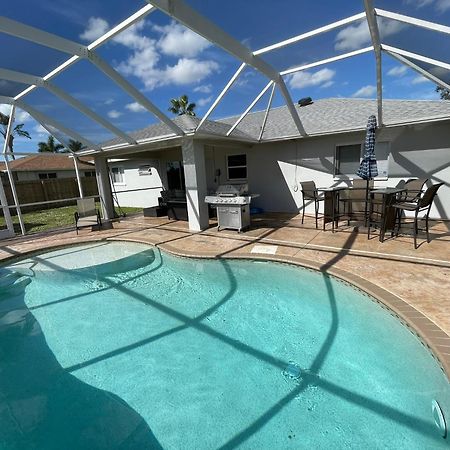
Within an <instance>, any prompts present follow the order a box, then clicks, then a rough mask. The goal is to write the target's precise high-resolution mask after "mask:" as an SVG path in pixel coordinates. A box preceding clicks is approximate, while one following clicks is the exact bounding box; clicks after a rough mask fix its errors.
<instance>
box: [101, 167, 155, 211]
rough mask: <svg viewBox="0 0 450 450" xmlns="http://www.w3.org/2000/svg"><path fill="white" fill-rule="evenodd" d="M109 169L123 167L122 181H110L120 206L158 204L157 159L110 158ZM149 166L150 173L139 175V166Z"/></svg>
mask: <svg viewBox="0 0 450 450" xmlns="http://www.w3.org/2000/svg"><path fill="white" fill-rule="evenodd" d="M108 165H109V169H110V170H111V169H112V168H113V167H121V168H123V183H112V188H113V194H114V191H115V193H116V195H117V199H118V202H119V205H120V206H134V207H141V208H147V207H150V206H156V205H157V204H158V197H159V196H160V192H161V190H162V180H161V176H160V172H161V170H160V166H161V162H160V161H159V160H158V159H155V158H152V159H147V158H143V159H127V160H110V161H109V163H108ZM149 165H150V166H151V174H150V175H139V167H143V166H149Z"/></svg>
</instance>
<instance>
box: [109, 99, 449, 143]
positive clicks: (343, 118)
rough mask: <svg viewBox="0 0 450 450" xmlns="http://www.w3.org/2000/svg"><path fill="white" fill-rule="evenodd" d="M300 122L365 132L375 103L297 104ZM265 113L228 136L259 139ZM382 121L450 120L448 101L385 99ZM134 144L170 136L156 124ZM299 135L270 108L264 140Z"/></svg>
mask: <svg viewBox="0 0 450 450" xmlns="http://www.w3.org/2000/svg"><path fill="white" fill-rule="evenodd" d="M296 109H297V111H298V113H299V116H300V119H301V121H302V123H303V126H304V128H305V131H306V133H307V134H308V135H312V136H315V135H321V134H330V133H341V132H346V131H356V130H362V129H365V127H366V124H367V119H368V117H369V116H370V115H371V114H375V115H376V114H377V102H376V100H367V99H353V98H330V99H322V100H317V101H316V102H314V103H312V104H310V105H308V106H304V107H302V108H300V107H299V106H298V105H296ZM264 114H265V111H257V112H254V113H250V114H248V115H247V116H246V117H245V119H244V120H243V121H242V122H241V123H240V124H239V126H238V127H237V128H236V129H235V130H234V131H233V133H232V134H231V136H232V137H234V138H236V139H240V138H241V139H243V140H258V138H259V133H260V130H261V125H262V122H263V118H264ZM238 117H239V116H233V117H228V118H225V119H220V120H217V121H212V120H206V121H205V123H204V124H203V125H202V128H201V129H200V131H201V133H202V135H210V136H212V137H214V136H221V137H225V136H226V134H227V132H228V131H229V129H230V128H231V126H232V125H233V124H234V123H235V122H236V120H237V119H238ZM383 119H384V124H385V125H400V124H406V123H414V122H422V121H428V120H439V119H441V120H444V119H450V101H444V100H442V101H441V100H384V101H383ZM173 121H174V122H175V123H176V124H177V125H178V126H179V127H180V128H181V129H182V130H183V131H184V132H185V133H190V132H193V131H194V130H195V129H196V127H197V126H198V124H199V123H200V118H198V117H192V116H186V115H184V116H178V117H176V118H175V119H173ZM129 135H130V136H132V137H133V138H134V139H135V140H137V141H142V140H147V139H152V138H155V139H156V138H163V137H166V136H169V135H173V132H172V130H171V129H170V128H169V127H168V126H167V125H165V124H163V123H159V124H155V125H150V126H149V127H146V128H143V129H140V130H137V131H134V132H130V133H129ZM294 136H299V133H298V130H297V128H296V126H295V124H294V121H293V120H292V117H291V115H290V113H289V110H288V108H287V107H286V106H281V107H278V108H273V109H271V111H270V113H269V115H268V118H267V123H266V127H265V130H264V135H263V138H262V139H263V140H276V139H283V138H286V137H294ZM123 143H125V142H124V141H123V140H121V139H113V140H111V141H108V142H105V143H103V144H102V145H103V146H114V145H117V144H123Z"/></svg>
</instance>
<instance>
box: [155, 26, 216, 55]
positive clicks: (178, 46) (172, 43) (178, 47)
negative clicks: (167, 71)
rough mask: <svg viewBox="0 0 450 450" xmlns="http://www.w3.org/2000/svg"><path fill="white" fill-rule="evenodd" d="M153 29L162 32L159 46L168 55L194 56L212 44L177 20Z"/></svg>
mask: <svg viewBox="0 0 450 450" xmlns="http://www.w3.org/2000/svg"><path fill="white" fill-rule="evenodd" d="M153 29H154V30H155V31H158V32H160V33H162V36H161V38H160V39H159V40H158V44H157V47H158V49H159V50H161V51H162V52H163V53H164V54H166V55H170V56H183V57H186V58H193V57H195V56H197V55H198V54H199V53H201V52H202V51H203V50H205V48H208V47H209V46H210V45H211V43H210V42H209V41H207V40H206V39H204V38H203V37H201V36H199V35H198V34H196V33H194V32H193V31H192V30H190V29H189V28H186V27H184V26H183V25H181V24H178V23H176V22H171V23H170V24H169V25H166V26H154V27H153Z"/></svg>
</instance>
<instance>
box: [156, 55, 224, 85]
mask: <svg viewBox="0 0 450 450" xmlns="http://www.w3.org/2000/svg"><path fill="white" fill-rule="evenodd" d="M217 70H219V64H217V63H216V62H215V61H200V60H198V59H189V58H181V59H179V60H178V62H177V64H175V66H167V67H166V69H165V71H164V72H165V77H164V78H166V77H167V81H168V82H172V83H173V84H176V85H185V84H191V83H194V82H196V81H199V80H203V79H204V78H206V77H207V76H208V75H210V74H211V73H213V72H216V71H217ZM164 78H163V80H161V82H163V81H164Z"/></svg>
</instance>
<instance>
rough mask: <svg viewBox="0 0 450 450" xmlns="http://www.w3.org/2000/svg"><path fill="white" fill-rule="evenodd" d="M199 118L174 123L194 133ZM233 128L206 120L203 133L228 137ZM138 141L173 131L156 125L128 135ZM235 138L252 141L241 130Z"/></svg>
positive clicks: (110, 143)
mask: <svg viewBox="0 0 450 450" xmlns="http://www.w3.org/2000/svg"><path fill="white" fill-rule="evenodd" d="M200 120H201V119H200V118H199V117H193V116H187V115H183V116H178V117H176V118H175V119H173V122H174V123H176V124H177V125H178V126H179V127H180V128H181V129H182V130H183V131H184V132H185V133H192V132H193V131H194V130H195V129H196V128H197V126H198V124H199V123H200ZM230 128H231V126H230V125H228V124H226V123H223V122H217V121H216V122H215V121H212V120H205V123H204V124H203V125H202V128H201V132H202V133H203V134H208V135H211V136H226V134H227V132H228V130H229V129H230ZM128 135H129V136H131V137H132V138H133V139H135V140H136V141H138V142H139V141H144V140H148V139H152V138H160V137H164V136H169V135H173V131H172V130H171V129H170V128H169V127H168V126H167V125H166V124H164V123H162V122H161V123H157V124H154V125H150V126H148V127H146V128H142V129H140V130H136V131H130V132H129V133H128ZM233 137H235V138H242V139H246V140H247V139H252V138H251V137H250V136H247V135H246V134H245V133H244V132H242V131H240V130H235V131H234V132H233ZM124 143H125V141H124V140H123V139H120V138H116V139H112V140H110V141H107V142H104V143H103V144H102V147H108V146H113V145H118V144H124Z"/></svg>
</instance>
